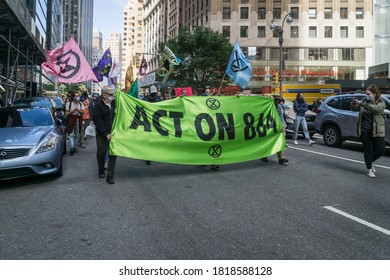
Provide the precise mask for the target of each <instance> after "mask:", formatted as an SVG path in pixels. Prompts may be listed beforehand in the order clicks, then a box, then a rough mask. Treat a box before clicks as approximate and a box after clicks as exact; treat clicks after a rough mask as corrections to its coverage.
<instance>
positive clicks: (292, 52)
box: [286, 48, 299, 61]
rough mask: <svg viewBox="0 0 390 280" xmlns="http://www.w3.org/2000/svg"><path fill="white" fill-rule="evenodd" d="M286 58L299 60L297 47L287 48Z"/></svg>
mask: <svg viewBox="0 0 390 280" xmlns="http://www.w3.org/2000/svg"><path fill="white" fill-rule="evenodd" d="M286 59H287V60H295V61H298V60H299V49H298V48H288V49H287V58H286Z"/></svg>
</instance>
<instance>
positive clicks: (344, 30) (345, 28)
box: [340, 26, 348, 38]
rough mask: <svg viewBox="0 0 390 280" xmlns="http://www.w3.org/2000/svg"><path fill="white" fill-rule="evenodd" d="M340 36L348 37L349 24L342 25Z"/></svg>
mask: <svg viewBox="0 0 390 280" xmlns="http://www.w3.org/2000/svg"><path fill="white" fill-rule="evenodd" d="M340 38H348V26H340Z"/></svg>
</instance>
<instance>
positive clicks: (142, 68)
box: [137, 55, 148, 81]
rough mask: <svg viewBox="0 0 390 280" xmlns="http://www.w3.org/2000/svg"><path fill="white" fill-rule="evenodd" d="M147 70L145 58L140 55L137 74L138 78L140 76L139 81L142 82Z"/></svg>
mask: <svg viewBox="0 0 390 280" xmlns="http://www.w3.org/2000/svg"><path fill="white" fill-rule="evenodd" d="M147 70H148V62H147V61H146V59H145V56H144V55H142V59H141V64H140V66H139V70H138V73H137V74H138V75H139V76H141V78H140V79H141V81H143V80H144V78H145V75H146V71H147Z"/></svg>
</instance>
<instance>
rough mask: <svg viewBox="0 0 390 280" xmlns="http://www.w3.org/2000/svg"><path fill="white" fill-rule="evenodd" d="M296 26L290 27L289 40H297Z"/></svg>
mask: <svg viewBox="0 0 390 280" xmlns="http://www.w3.org/2000/svg"><path fill="white" fill-rule="evenodd" d="M298 36H299V33H298V26H290V38H298Z"/></svg>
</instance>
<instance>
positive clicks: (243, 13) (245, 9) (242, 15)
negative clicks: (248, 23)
mask: <svg viewBox="0 0 390 280" xmlns="http://www.w3.org/2000/svg"><path fill="white" fill-rule="evenodd" d="M240 18H241V19H248V18H249V8H248V7H241V12H240Z"/></svg>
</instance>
